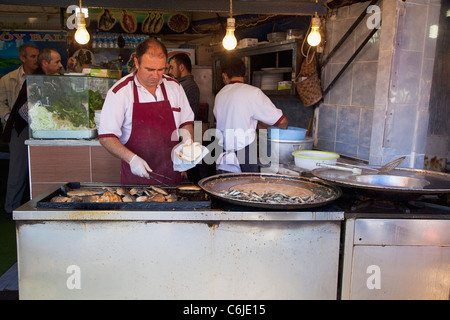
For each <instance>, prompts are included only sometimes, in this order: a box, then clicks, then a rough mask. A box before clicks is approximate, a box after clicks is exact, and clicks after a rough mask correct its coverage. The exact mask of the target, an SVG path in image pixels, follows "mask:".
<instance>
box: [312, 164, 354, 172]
mask: <svg viewBox="0 0 450 320" xmlns="http://www.w3.org/2000/svg"><path fill="white" fill-rule="evenodd" d="M316 166H319V167H326V168H330V169H336V170H341V171H350V172H353V173H355V174H361V173H362V170H361V169H359V168H345V167H340V166H334V165H331V164H327V163H322V162H318V163H316Z"/></svg>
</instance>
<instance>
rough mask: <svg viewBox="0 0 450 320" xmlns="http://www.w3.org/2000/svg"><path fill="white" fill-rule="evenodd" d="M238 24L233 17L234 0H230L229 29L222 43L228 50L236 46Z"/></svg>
mask: <svg viewBox="0 0 450 320" xmlns="http://www.w3.org/2000/svg"><path fill="white" fill-rule="evenodd" d="M235 26H236V20H235V19H234V18H233V0H230V18H228V19H227V30H226V33H225V37H224V38H223V40H222V45H223V47H224V48H225V49H227V50H233V49H234V48H236V45H237V40H236V37H235V36H234V30H235V29H236V28H235Z"/></svg>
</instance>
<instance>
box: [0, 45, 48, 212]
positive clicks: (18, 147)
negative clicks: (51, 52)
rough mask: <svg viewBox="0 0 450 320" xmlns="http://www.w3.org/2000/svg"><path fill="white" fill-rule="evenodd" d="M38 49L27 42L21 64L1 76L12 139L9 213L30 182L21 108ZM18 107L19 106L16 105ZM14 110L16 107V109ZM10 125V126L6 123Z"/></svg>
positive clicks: (0, 114) (0, 96) (7, 133)
mask: <svg viewBox="0 0 450 320" xmlns="http://www.w3.org/2000/svg"><path fill="white" fill-rule="evenodd" d="M38 55H39V49H38V47H37V46H36V45H34V44H29V43H25V44H23V45H22V46H20V48H19V58H20V60H21V61H22V65H21V66H20V67H19V68H18V69H16V70H13V71H11V72H10V73H8V74H6V75H5V76H3V77H2V78H1V79H0V118H1V120H2V124H3V125H4V139H5V140H6V142H9V171H8V184H7V188H6V198H5V210H6V213H7V214H8V215H11V212H12V211H13V210H14V209H16V208H18V207H19V206H20V205H21V204H22V199H23V197H24V193H25V190H26V188H27V182H28V149H27V147H26V146H25V140H27V139H28V130H27V128H26V127H27V120H28V119H24V116H25V115H22V114H20V113H19V109H20V108H21V107H22V106H23V105H24V104H26V100H27V99H26V84H25V83H26V82H25V80H26V75H27V74H32V73H34V72H35V71H36V70H37V68H38ZM14 106H16V108H14ZM13 109H14V110H13ZM7 124H8V125H7Z"/></svg>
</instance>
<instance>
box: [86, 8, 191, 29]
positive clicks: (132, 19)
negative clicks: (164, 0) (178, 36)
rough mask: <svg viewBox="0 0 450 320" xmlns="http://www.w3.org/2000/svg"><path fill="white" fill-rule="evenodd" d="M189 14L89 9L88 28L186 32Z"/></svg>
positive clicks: (189, 20)
mask: <svg viewBox="0 0 450 320" xmlns="http://www.w3.org/2000/svg"><path fill="white" fill-rule="evenodd" d="M190 25H191V15H190V14H189V13H184V12H161V11H151V10H149V11H136V10H119V9H89V25H87V26H86V27H87V28H88V29H90V30H97V31H99V32H105V31H108V32H118V33H121V32H126V33H143V34H155V35H156V34H170V33H172V34H173V33H182V32H186V31H187V30H188V29H189V27H190Z"/></svg>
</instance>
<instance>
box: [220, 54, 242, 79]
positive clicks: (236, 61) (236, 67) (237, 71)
mask: <svg viewBox="0 0 450 320" xmlns="http://www.w3.org/2000/svg"><path fill="white" fill-rule="evenodd" d="M222 72H223V73H225V74H226V75H227V76H228V78H233V77H244V76H245V64H244V61H242V59H240V58H237V57H228V58H227V59H225V60H224V61H222Z"/></svg>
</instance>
